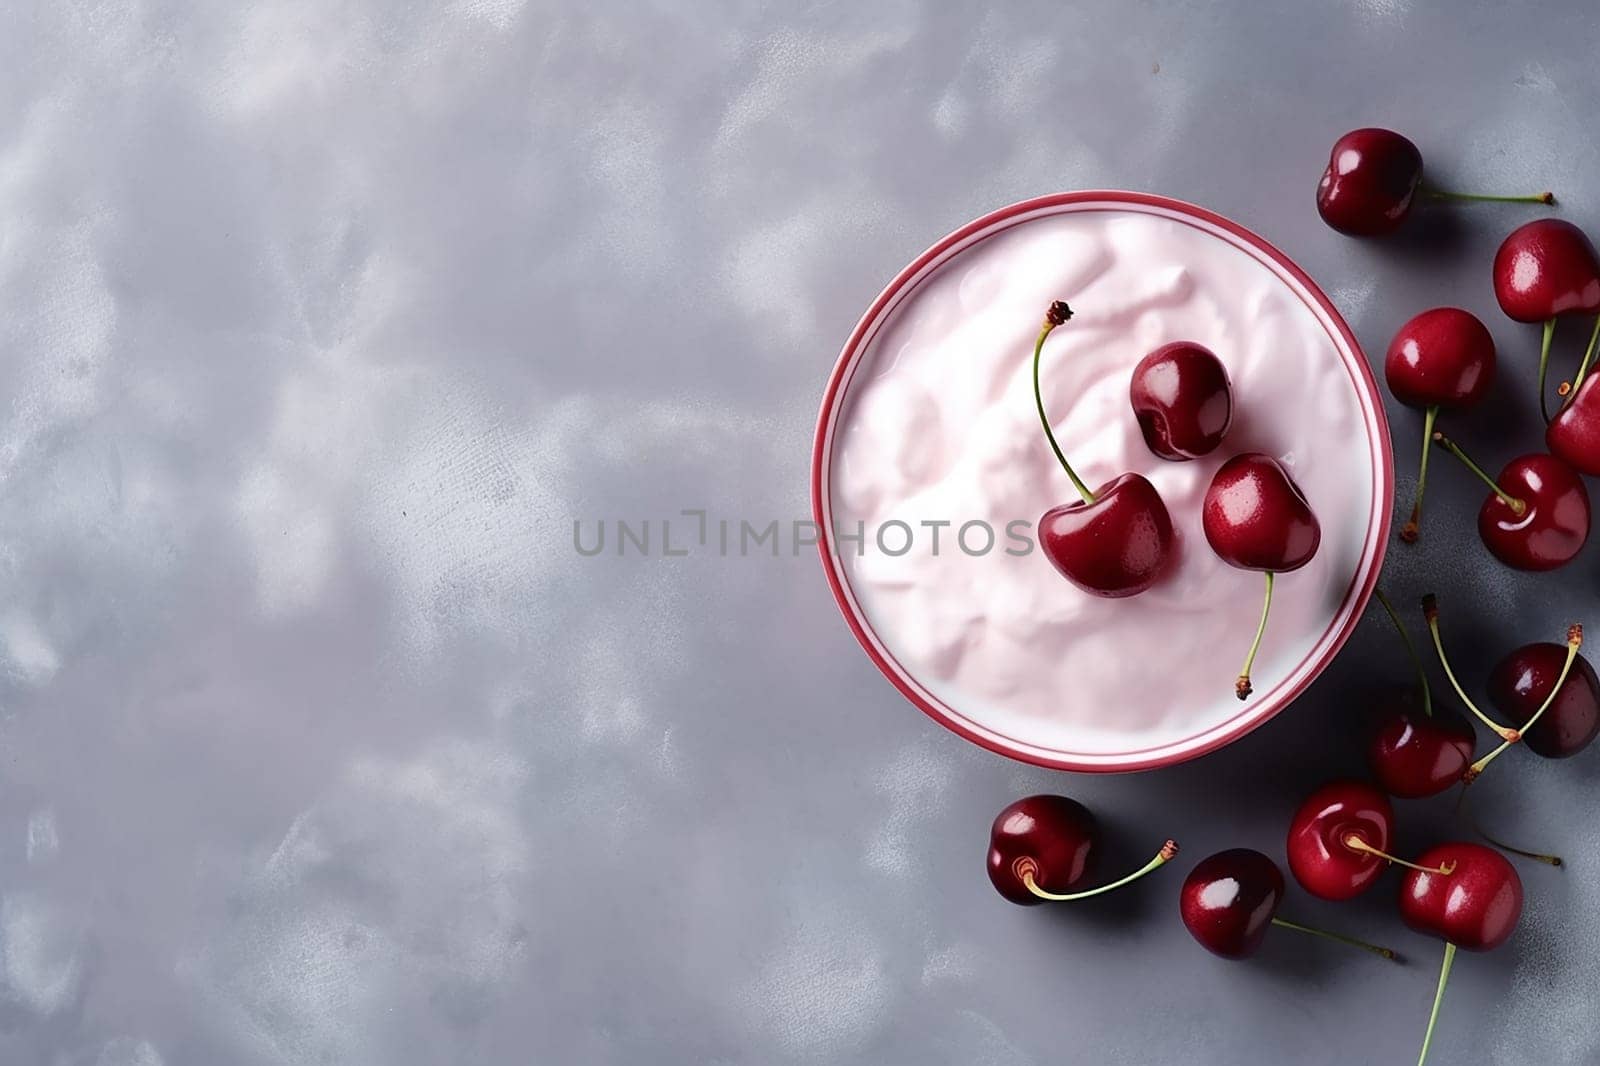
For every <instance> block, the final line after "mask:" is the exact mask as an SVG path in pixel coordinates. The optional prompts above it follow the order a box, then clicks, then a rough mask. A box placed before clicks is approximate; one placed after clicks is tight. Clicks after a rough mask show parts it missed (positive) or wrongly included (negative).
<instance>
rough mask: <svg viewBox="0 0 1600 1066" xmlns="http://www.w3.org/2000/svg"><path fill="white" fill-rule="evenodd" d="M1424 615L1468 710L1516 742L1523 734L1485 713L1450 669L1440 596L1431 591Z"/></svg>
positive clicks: (1441, 660) (1447, 673) (1447, 674)
mask: <svg viewBox="0 0 1600 1066" xmlns="http://www.w3.org/2000/svg"><path fill="white" fill-rule="evenodd" d="M1422 617H1423V618H1424V619H1426V620H1427V623H1428V633H1429V634H1430V635H1431V636H1432V637H1433V650H1434V651H1436V652H1437V653H1438V655H1439V665H1440V666H1442V667H1444V676H1445V677H1448V678H1449V679H1450V687H1451V688H1453V689H1455V690H1456V696H1458V697H1459V698H1460V700H1461V702H1462V703H1464V704H1466V707H1467V710H1469V711H1471V712H1472V713H1473V714H1475V715H1477V717H1478V721H1480V722H1482V723H1483V724H1484V725H1486V726H1488V727H1489V728H1490V729H1491V730H1493V732H1494V734H1495V735H1496V736H1498V737H1499V738H1500V739H1501V740H1504V741H1505V742H1506V743H1508V744H1515V743H1516V742H1517V741H1518V740H1520V739H1522V734H1521V733H1519V732H1517V731H1516V730H1515V729H1512V728H1511V727H1510V726H1503V725H1501V724H1500V723H1499V722H1496V721H1495V720H1494V719H1493V718H1490V717H1489V716H1488V715H1486V714H1484V713H1483V711H1482V710H1480V709H1479V708H1478V705H1477V704H1476V703H1473V702H1472V698H1471V697H1470V696H1468V695H1467V694H1466V692H1465V690H1463V689H1462V687H1461V682H1460V681H1457V680H1456V672H1455V671H1454V670H1452V669H1450V657H1449V656H1447V655H1446V654H1445V653H1444V640H1443V639H1442V638H1441V637H1440V636H1439V598H1438V597H1437V596H1435V595H1434V594H1433V593H1431V592H1430V593H1428V594H1427V595H1426V596H1424V597H1422Z"/></svg>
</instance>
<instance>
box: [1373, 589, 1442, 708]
mask: <svg viewBox="0 0 1600 1066" xmlns="http://www.w3.org/2000/svg"><path fill="white" fill-rule="evenodd" d="M1372 594H1373V595H1374V596H1376V597H1377V599H1378V602H1379V603H1381V604H1382V605H1383V609H1384V611H1386V612H1387V613H1388V615H1389V621H1391V622H1393V623H1394V630H1395V632H1396V633H1399V634H1400V639H1401V640H1403V641H1405V645H1406V654H1407V655H1408V656H1410V657H1411V665H1412V666H1413V667H1414V668H1415V669H1416V671H1417V683H1418V684H1419V685H1421V686H1422V711H1423V713H1424V714H1426V715H1427V716H1428V717H1429V718H1432V717H1433V688H1432V686H1430V685H1429V684H1428V672H1427V671H1426V670H1424V669H1423V668H1422V656H1420V655H1418V654H1417V646H1416V645H1415V644H1413V643H1412V642H1411V634H1410V633H1407V632H1406V627H1405V623H1403V622H1401V621H1400V616H1399V614H1397V613H1395V609H1394V604H1392V603H1390V602H1389V597H1387V596H1385V595H1384V594H1383V589H1381V588H1379V587H1378V586H1376V585H1374V586H1372Z"/></svg>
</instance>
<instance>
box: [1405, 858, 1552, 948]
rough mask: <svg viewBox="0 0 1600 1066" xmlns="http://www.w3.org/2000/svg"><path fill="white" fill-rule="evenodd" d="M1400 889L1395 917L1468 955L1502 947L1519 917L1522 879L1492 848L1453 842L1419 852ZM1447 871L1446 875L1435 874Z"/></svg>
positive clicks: (1513, 929)
mask: <svg viewBox="0 0 1600 1066" xmlns="http://www.w3.org/2000/svg"><path fill="white" fill-rule="evenodd" d="M1417 865H1418V866H1421V867H1427V868H1429V869H1422V870H1407V871H1406V874H1405V877H1404V879H1403V880H1402V881H1401V884H1400V917H1401V918H1402V919H1403V920H1404V921H1405V923H1406V924H1407V925H1409V926H1410V927H1411V928H1413V929H1415V930H1416V931H1417V932H1419V933H1428V934H1431V935H1433V936H1436V937H1439V938H1440V939H1442V940H1445V941H1447V942H1449V943H1451V944H1454V945H1456V946H1457V947H1459V948H1465V949H1466V950H1467V951H1490V950H1493V949H1494V948H1497V947H1499V946H1500V945H1501V944H1504V943H1505V942H1506V941H1507V940H1508V939H1510V937H1511V934H1512V933H1513V932H1515V931H1516V928H1517V921H1518V919H1520V918H1521V917H1522V878H1520V877H1518V876H1517V871H1516V868H1515V867H1514V866H1512V865H1511V863H1510V862H1509V861H1508V860H1507V859H1506V857H1505V856H1504V855H1501V854H1500V853H1499V852H1498V851H1495V850H1494V849H1493V848H1486V847H1484V846H1483V845H1482V844H1471V843H1467V842H1465V841H1456V842H1453V843H1449V844H1440V845H1439V846H1438V847H1435V848H1431V849H1429V850H1428V851H1426V852H1424V853H1423V854H1422V855H1421V856H1420V857H1419V858H1418V859H1417ZM1439 870H1449V871H1450V872H1449V873H1439V872H1437V871H1439Z"/></svg>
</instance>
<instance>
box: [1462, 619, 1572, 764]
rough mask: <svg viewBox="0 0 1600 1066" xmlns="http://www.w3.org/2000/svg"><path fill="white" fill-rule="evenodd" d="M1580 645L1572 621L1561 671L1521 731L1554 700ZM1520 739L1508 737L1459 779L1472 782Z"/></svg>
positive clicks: (1565, 681) (1527, 728) (1540, 715)
mask: <svg viewBox="0 0 1600 1066" xmlns="http://www.w3.org/2000/svg"><path fill="white" fill-rule="evenodd" d="M1581 647H1583V626H1581V625H1578V624H1577V623H1574V624H1572V625H1570V626H1568V627H1567V661H1566V662H1564V663H1562V664H1561V673H1560V674H1558V675H1557V676H1556V683H1555V685H1554V686H1553V687H1552V688H1551V689H1550V694H1549V695H1547V696H1546V697H1545V698H1544V702H1543V703H1541V704H1539V709H1538V710H1537V711H1534V712H1533V714H1532V715H1531V716H1530V717H1529V718H1528V720H1527V721H1526V722H1524V723H1523V724H1522V730H1521V732H1522V733H1526V732H1527V731H1528V730H1530V729H1532V728H1533V727H1534V726H1536V725H1538V724H1539V719H1540V717H1542V716H1543V715H1544V712H1545V711H1547V710H1549V709H1550V705H1551V704H1552V703H1554V702H1555V701H1556V694H1557V693H1559V692H1560V691H1561V686H1562V685H1565V684H1566V683H1567V675H1568V674H1570V673H1571V672H1572V663H1573V661H1574V660H1575V659H1577V657H1578V649H1579V648H1581ZM1521 739H1522V736H1521V734H1520V733H1519V734H1518V735H1517V736H1516V737H1514V738H1508V739H1507V740H1506V742H1505V743H1504V744H1501V745H1500V746H1499V747H1498V748H1496V749H1494V750H1493V751H1491V752H1490V753H1489V754H1487V755H1485V756H1484V757H1483V758H1481V759H1479V760H1478V761H1477V762H1475V763H1473V764H1472V765H1471V766H1469V767H1467V769H1466V772H1465V773H1463V774H1462V775H1461V780H1462V781H1464V782H1466V783H1467V784H1469V785H1470V784H1472V782H1474V781H1476V780H1477V779H1478V775H1479V774H1481V773H1483V768H1484V767H1486V766H1488V765H1489V764H1490V763H1492V762H1494V760H1495V759H1496V758H1498V757H1499V755H1500V753H1501V752H1503V751H1505V750H1506V749H1507V748H1509V747H1510V746H1511V745H1513V744H1515V743H1516V742H1517V741H1518V740H1521Z"/></svg>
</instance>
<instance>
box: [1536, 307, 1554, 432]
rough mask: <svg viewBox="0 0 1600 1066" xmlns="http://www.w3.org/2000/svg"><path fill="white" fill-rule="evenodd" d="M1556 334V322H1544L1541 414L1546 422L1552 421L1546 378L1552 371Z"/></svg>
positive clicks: (1540, 389) (1540, 357)
mask: <svg viewBox="0 0 1600 1066" xmlns="http://www.w3.org/2000/svg"><path fill="white" fill-rule="evenodd" d="M1555 334H1556V320H1555V319H1554V318H1547V319H1545V320H1544V338H1543V339H1542V340H1540V341H1539V413H1540V414H1541V415H1543V416H1544V420H1545V421H1546V422H1548V421H1550V408H1549V407H1547V406H1546V405H1545V398H1544V376H1545V371H1547V370H1549V369H1550V339H1551V338H1552V337H1554V336H1555Z"/></svg>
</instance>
